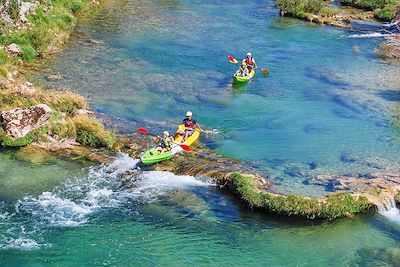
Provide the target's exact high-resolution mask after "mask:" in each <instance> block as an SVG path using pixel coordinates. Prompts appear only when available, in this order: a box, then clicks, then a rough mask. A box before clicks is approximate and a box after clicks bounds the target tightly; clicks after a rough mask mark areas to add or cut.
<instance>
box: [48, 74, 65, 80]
mask: <svg viewBox="0 0 400 267" xmlns="http://www.w3.org/2000/svg"><path fill="white" fill-rule="evenodd" d="M46 80H48V81H59V80H62V76H61V75H55V74H53V75H49V76H47V77H46Z"/></svg>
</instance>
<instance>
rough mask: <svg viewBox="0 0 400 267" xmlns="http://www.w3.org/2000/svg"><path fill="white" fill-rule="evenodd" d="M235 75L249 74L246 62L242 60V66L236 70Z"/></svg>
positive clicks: (243, 75) (245, 75) (244, 75)
mask: <svg viewBox="0 0 400 267" xmlns="http://www.w3.org/2000/svg"><path fill="white" fill-rule="evenodd" d="M236 76H239V77H247V76H249V70H248V69H247V64H246V62H242V66H240V68H239V69H238V70H237V71H236Z"/></svg>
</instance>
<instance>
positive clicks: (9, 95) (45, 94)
mask: <svg viewBox="0 0 400 267" xmlns="http://www.w3.org/2000/svg"><path fill="white" fill-rule="evenodd" d="M37 104H47V105H48V106H50V107H51V108H52V109H53V111H60V112H64V113H67V114H69V115H71V116H73V115H74V114H75V112H76V110H78V109H85V108H86V107H87V103H86V101H85V99H84V98H83V97H82V96H79V95H77V94H75V93H72V92H69V91H65V92H57V91H43V90H40V89H37V92H36V93H35V94H34V95H32V96H28V97H26V96H24V95H20V94H16V93H14V92H13V91H12V90H1V91H0V107H1V109H2V110H8V109H12V108H16V107H20V108H28V107H31V106H34V105H37Z"/></svg>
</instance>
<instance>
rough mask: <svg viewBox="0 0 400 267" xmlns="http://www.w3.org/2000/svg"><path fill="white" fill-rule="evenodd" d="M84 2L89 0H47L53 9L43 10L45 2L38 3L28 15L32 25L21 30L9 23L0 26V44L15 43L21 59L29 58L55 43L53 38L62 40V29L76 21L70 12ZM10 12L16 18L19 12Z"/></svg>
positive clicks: (13, 4) (66, 28) (27, 59)
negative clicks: (10, 25)
mask: <svg viewBox="0 0 400 267" xmlns="http://www.w3.org/2000/svg"><path fill="white" fill-rule="evenodd" d="M10 3H11V5H10V9H12V12H13V13H15V10H14V7H15V4H16V3H17V0H12V1H11V2H10ZM42 3H47V2H45V1H43V2H42ZM88 3H90V1H89V0H54V1H51V5H52V6H53V10H52V11H51V12H47V13H46V12H44V8H45V4H41V5H40V6H39V7H38V8H37V10H36V11H35V12H33V13H32V14H31V15H29V17H28V20H29V22H30V23H31V24H32V25H33V26H32V27H31V28H29V29H24V30H15V29H13V28H12V27H9V29H3V31H2V32H3V34H1V35H0V45H3V46H6V45H9V44H11V43H16V44H17V45H19V46H20V47H21V50H22V51H23V55H22V56H21V59H22V60H24V61H26V62H32V61H33V60H34V59H35V58H36V57H37V55H39V54H44V53H46V52H47V51H48V50H51V49H52V48H54V47H56V46H57V45H55V44H57V42H63V40H62V39H63V38H65V33H66V32H68V31H70V30H71V29H72V28H73V26H74V23H75V21H76V19H75V17H74V14H76V13H77V12H80V11H82V10H83V9H84V8H85V6H86V5H87V4H88ZM10 12H11V11H10ZM13 16H14V17H16V18H17V17H18V16H19V14H14V15H13ZM57 36H58V37H57ZM0 60H1V59H0Z"/></svg>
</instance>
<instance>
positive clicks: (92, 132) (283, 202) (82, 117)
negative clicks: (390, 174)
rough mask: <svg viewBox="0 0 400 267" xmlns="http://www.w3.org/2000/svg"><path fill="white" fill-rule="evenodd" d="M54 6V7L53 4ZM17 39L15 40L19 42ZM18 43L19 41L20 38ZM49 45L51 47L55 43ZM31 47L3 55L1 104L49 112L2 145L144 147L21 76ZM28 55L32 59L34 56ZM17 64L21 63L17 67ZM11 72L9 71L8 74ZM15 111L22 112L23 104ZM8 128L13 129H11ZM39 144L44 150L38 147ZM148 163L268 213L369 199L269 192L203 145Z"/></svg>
mask: <svg viewBox="0 0 400 267" xmlns="http://www.w3.org/2000/svg"><path fill="white" fill-rule="evenodd" d="M43 8H44V7H43ZM53 12H55V11H54V9H53ZM51 14H53V13H51ZM33 27H35V26H33ZM23 31H25V32H26V34H28V33H29V32H30V29H29V28H26V29H23ZM13 34H15V33H13ZM62 35H63V36H64V37H63V38H67V34H62ZM63 40H66V39H63ZM15 44H16V45H18V44H17V43H15ZM9 45H11V44H9ZM20 45H21V47H22V44H21V43H20ZM21 47H20V48H21ZM32 47H33V46H32ZM50 47H51V48H54V46H50ZM60 47H62V46H60ZM34 48H35V47H34ZM21 49H22V48H21ZM29 51H30V50H29V49H26V51H24V49H22V51H21V54H20V55H18V53H17V54H16V55H15V56H13V57H10V58H7V60H8V62H9V63H10V62H11V63H12V61H13V60H15V62H19V63H18V64H17V63H15V65H13V64H9V65H8V66H9V67H10V69H9V70H7V75H6V77H7V81H6V82H5V88H4V89H3V93H4V94H3V97H2V99H3V102H2V104H1V106H2V110H3V108H4V109H5V111H9V110H12V109H14V108H20V109H22V110H24V111H25V110H26V111H27V110H28V109H29V108H32V107H35V106H37V105H40V104H45V105H47V106H48V107H49V108H50V109H51V110H52V111H51V112H48V113H51V114H50V115H49V116H48V118H47V119H46V120H45V121H44V122H43V124H40V125H39V126H38V127H37V128H35V129H34V131H32V132H31V134H29V133H28V134H27V135H26V136H24V137H18V138H17V139H10V138H9V135H8V134H6V133H5V131H4V135H3V137H2V144H3V145H4V146H25V145H28V144H30V143H35V144H34V146H33V147H26V148H25V150H26V151H25V152H26V153H31V154H34V153H47V151H48V150H50V151H51V152H56V151H55V150H57V149H55V148H54V147H56V146H57V145H58V144H60V143H61V144H62V145H60V149H62V150H61V151H64V149H66V148H68V149H69V150H70V151H71V153H75V152H76V151H78V150H79V149H80V148H83V147H84V146H82V145H88V146H92V147H105V148H108V149H109V148H113V149H114V150H115V151H117V150H122V151H126V152H129V153H130V154H131V155H132V156H133V157H138V156H139V153H140V152H142V151H143V150H144V149H146V148H147V147H148V144H149V143H150V140H148V139H141V138H139V137H137V136H134V137H132V138H131V139H124V138H123V137H119V140H118V141H117V142H114V140H115V137H114V135H113V134H112V133H111V132H109V131H106V130H104V128H103V126H102V125H101V124H100V123H99V122H96V120H95V119H94V118H93V115H92V114H90V113H91V112H90V111H88V110H87V103H86V101H85V100H84V99H83V98H81V97H80V96H78V95H76V94H72V93H69V92H64V93H61V92H55V91H45V90H43V89H40V88H37V87H35V86H34V85H32V84H30V83H27V82H23V71H24V68H23V67H24V66H25V67H29V64H32V61H29V60H30V59H29V58H26V56H27V55H29V53H28V52H29ZM35 51H36V50H35ZM37 51H39V52H38V53H37V56H38V57H39V55H40V57H46V51H55V50H51V49H49V50H46V49H43V50H39V49H38V50H37ZM37 51H36V52H37ZM24 55H25V56H24ZM7 57H8V56H7ZM24 57H25V61H24ZM35 58H36V57H35ZM21 60H22V61H21ZM31 60H33V61H34V59H33V58H32V59H31ZM20 65H21V68H19V66H20ZM14 67H15V69H14ZM10 72H11V74H9V73H10ZM47 78H48V79H50V80H51V79H53V80H54V79H55V80H57V79H59V77H57V76H48V77H47ZM18 112H21V110H19V111H18ZM27 112H28V111H27ZM11 113H16V111H15V110H14V112H11ZM24 114H25V113H24ZM10 132H14V131H12V130H11V131H10ZM38 141H39V142H38ZM128 145H129V146H128ZM132 145H133V147H134V148H133V149H127V147H132ZM30 148H32V149H30ZM41 150H42V151H43V152H40V151H41ZM52 150H54V151H52ZM106 151H107V150H106ZM107 152H108V151H107ZM85 154H87V155H88V158H91V159H95V160H97V161H100V162H103V163H107V162H108V161H109V158H107V157H103V158H102V157H101V156H99V154H95V155H97V156H93V153H85ZM100 154H101V153H100ZM77 155H79V154H77ZM89 155H92V156H89ZM20 156H21V155H20ZM152 168H154V169H157V170H168V171H171V172H174V173H179V174H189V175H194V176H195V175H204V176H208V177H210V178H212V179H215V180H217V182H218V183H219V184H221V185H222V186H223V187H224V188H227V189H229V190H230V191H233V192H235V193H237V194H238V195H239V197H240V198H241V199H242V200H243V201H245V202H246V203H247V204H248V205H249V206H250V207H254V208H260V209H263V210H266V211H268V212H270V213H278V214H281V215H287V216H298V217H302V218H314V219H316V218H319V219H333V218H338V217H343V216H351V215H352V214H356V213H358V212H361V211H364V210H366V209H368V208H369V207H371V205H372V204H370V203H367V200H366V198H365V197H360V196H358V195H357V194H356V193H354V195H351V194H350V193H338V194H334V195H333V196H330V197H328V198H322V199H321V200H315V199H310V198H304V197H296V196H282V195H278V194H274V193H273V192H268V184H269V182H268V177H266V178H263V177H261V176H260V175H259V174H258V173H257V172H256V171H254V170H251V169H250V168H248V167H247V166H245V165H244V164H241V163H240V162H235V161H233V160H230V159H228V158H224V157H221V156H218V155H216V154H215V153H213V152H212V151H210V150H208V149H204V148H203V149H199V150H197V149H196V151H195V152H194V153H191V154H184V155H181V156H178V157H176V158H174V159H173V160H171V161H168V162H165V163H162V164H159V165H156V166H153V167H152Z"/></svg>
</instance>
